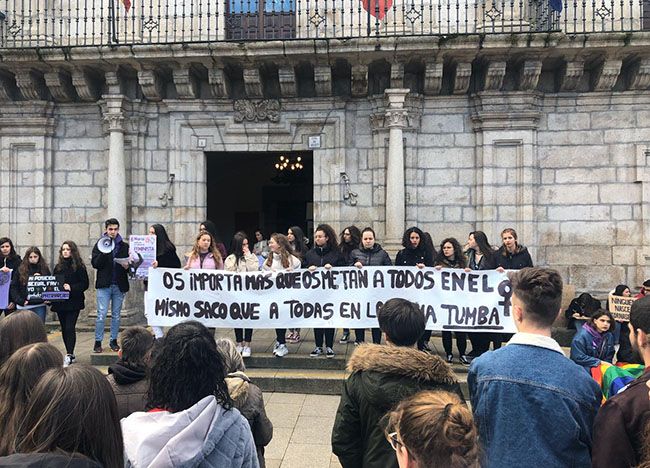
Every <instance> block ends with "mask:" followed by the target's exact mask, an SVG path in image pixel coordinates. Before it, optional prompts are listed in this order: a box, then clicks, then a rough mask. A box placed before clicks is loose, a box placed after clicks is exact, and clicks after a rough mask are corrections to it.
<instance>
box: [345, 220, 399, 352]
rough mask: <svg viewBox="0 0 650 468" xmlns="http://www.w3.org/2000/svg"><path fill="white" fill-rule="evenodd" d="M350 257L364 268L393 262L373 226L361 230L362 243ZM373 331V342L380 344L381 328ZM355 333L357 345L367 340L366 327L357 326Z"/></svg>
mask: <svg viewBox="0 0 650 468" xmlns="http://www.w3.org/2000/svg"><path fill="white" fill-rule="evenodd" d="M350 257H351V260H350V261H351V262H352V265H353V266H355V267H357V268H363V267H364V266H391V265H392V264H393V263H392V262H391V261H390V257H389V256H388V254H387V253H386V251H385V250H384V249H382V248H381V245H379V244H378V243H377V242H376V236H375V231H374V230H373V229H372V228H371V227H367V228H365V229H364V230H363V231H361V245H359V248H357V249H354V250H353V251H352V255H351V256H350ZM371 332H372V342H373V343H374V344H380V343H381V330H380V329H379V328H378V327H377V328H373V329H372V330H371ZM354 334H355V335H356V336H355V342H354V345H355V346H357V345H359V344H361V343H364V342H365V341H366V331H365V329H363V328H357V329H355V330H354Z"/></svg>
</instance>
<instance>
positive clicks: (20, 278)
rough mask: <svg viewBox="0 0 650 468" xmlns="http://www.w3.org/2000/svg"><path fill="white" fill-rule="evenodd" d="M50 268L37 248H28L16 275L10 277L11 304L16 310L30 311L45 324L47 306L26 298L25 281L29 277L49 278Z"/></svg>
mask: <svg viewBox="0 0 650 468" xmlns="http://www.w3.org/2000/svg"><path fill="white" fill-rule="evenodd" d="M49 274H50V268H49V267H48V266H47V262H46V261H45V259H44V258H43V254H41V251H40V249H39V248H38V247H30V248H28V249H27V251H26V252H25V257H24V258H23V261H22V262H21V263H20V266H19V267H18V274H17V275H12V280H11V292H10V295H11V298H12V299H11V302H14V303H15V304H16V307H17V308H18V309H30V310H31V311H32V312H34V313H35V314H36V315H38V316H39V317H40V319H41V320H42V321H43V323H45V318H46V315H47V306H46V305H45V304H44V303H43V300H42V299H30V298H28V297H27V281H28V280H29V277H30V276H49Z"/></svg>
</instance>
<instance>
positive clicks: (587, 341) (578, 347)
mask: <svg viewBox="0 0 650 468" xmlns="http://www.w3.org/2000/svg"><path fill="white" fill-rule="evenodd" d="M585 326H587V324H584V325H583V326H582V327H580V329H579V330H578V333H576V335H575V336H574V337H573V341H572V342H571V360H572V361H573V362H575V363H576V364H578V365H580V366H582V367H583V368H584V369H585V370H586V371H587V372H589V375H591V370H590V369H591V368H592V367H596V366H598V365H600V361H605V362H609V363H611V362H612V360H613V359H614V352H615V350H614V335H613V334H612V333H611V332H606V333H605V335H604V336H603V344H602V346H601V347H600V349H598V348H596V347H595V346H594V343H593V337H592V336H591V335H590V334H589V332H588V331H587V330H586V329H585ZM625 331H627V330H625Z"/></svg>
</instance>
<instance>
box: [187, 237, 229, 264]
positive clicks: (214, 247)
mask: <svg viewBox="0 0 650 468" xmlns="http://www.w3.org/2000/svg"><path fill="white" fill-rule="evenodd" d="M203 236H210V247H209V248H208V252H210V253H211V254H212V256H213V257H214V261H215V263H216V264H217V265H218V264H220V263H221V264H223V259H222V258H221V254H220V253H219V249H217V243H216V242H215V240H214V236H213V235H212V234H210V232H209V231H199V234H198V235H197V236H196V239H194V245H193V246H192V250H191V251H190V252H189V253H188V254H187V256H188V257H189V258H190V261H191V260H193V259H195V258H198V257H199V241H200V240H201V237H203Z"/></svg>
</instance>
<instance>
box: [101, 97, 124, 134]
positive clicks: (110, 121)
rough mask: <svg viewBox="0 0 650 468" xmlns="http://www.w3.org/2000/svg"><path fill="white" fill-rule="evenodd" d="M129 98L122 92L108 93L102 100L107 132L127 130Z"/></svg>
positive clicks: (103, 117)
mask: <svg viewBox="0 0 650 468" xmlns="http://www.w3.org/2000/svg"><path fill="white" fill-rule="evenodd" d="M128 102H129V101H128V99H127V98H126V97H125V96H123V95H121V94H107V95H104V96H102V101H101V102H100V105H101V109H102V119H103V121H104V131H105V132H124V131H125V130H126V127H125V120H126V110H127V109H126V107H127V104H128Z"/></svg>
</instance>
